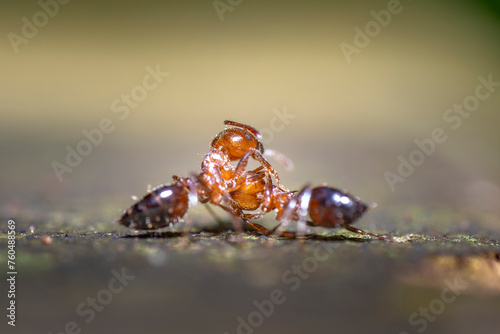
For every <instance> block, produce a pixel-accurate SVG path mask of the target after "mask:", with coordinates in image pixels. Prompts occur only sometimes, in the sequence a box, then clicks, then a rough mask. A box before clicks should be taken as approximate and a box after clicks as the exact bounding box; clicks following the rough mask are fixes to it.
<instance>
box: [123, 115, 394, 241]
mask: <svg viewBox="0 0 500 334" xmlns="http://www.w3.org/2000/svg"><path fill="white" fill-rule="evenodd" d="M224 124H225V125H230V126H232V127H231V128H228V129H225V130H224V131H222V132H221V133H219V134H218V135H217V136H216V137H215V138H214V139H213V141H212V143H211V150H210V152H209V153H208V154H207V155H206V156H205V158H204V159H203V162H202V165H201V173H200V174H198V175H193V176H192V177H188V178H181V177H178V176H173V180H174V183H172V184H168V185H161V186H158V187H157V188H155V189H153V190H152V191H151V192H150V193H148V194H147V195H145V196H144V197H143V198H142V199H141V200H139V201H138V202H136V203H135V204H134V205H132V206H131V207H130V208H129V209H127V210H126V211H125V212H124V214H123V216H122V217H121V218H120V219H119V220H118V221H117V223H119V224H122V225H124V226H126V227H129V228H132V229H136V230H154V229H159V228H162V227H165V226H168V225H170V224H172V223H176V222H178V221H179V220H181V219H182V218H183V217H184V215H185V214H186V212H187V210H188V207H189V206H190V205H195V204H196V203H197V202H198V201H200V202H202V203H207V202H209V203H212V204H214V205H217V206H219V207H221V208H223V209H224V210H225V211H227V212H229V213H230V214H231V215H232V217H236V218H241V219H242V220H243V221H244V222H245V223H247V224H248V225H250V226H252V227H254V228H255V229H257V230H258V231H260V232H262V233H264V234H265V235H272V236H286V237H294V235H293V234H290V233H287V232H284V230H285V229H286V227H287V226H288V224H289V222H290V221H298V227H297V229H298V232H297V237H304V235H305V229H306V226H307V225H309V226H321V227H329V228H334V227H344V228H345V229H347V230H349V231H351V232H354V233H358V234H362V235H368V236H372V237H376V238H378V239H382V240H391V241H394V239H393V238H391V237H387V236H383V235H378V234H372V233H368V232H365V231H362V230H360V229H357V228H355V227H352V226H351V224H353V223H354V222H355V221H356V220H358V219H359V218H360V217H361V216H362V215H363V214H364V213H365V212H366V211H367V209H368V205H367V204H365V203H363V202H362V201H360V200H359V199H357V198H355V197H353V196H351V195H349V194H347V193H345V192H342V191H340V190H338V189H335V188H331V187H328V186H319V187H315V188H311V187H310V186H309V185H307V186H305V187H304V188H303V189H302V190H301V191H299V192H296V191H290V190H288V189H287V188H285V187H283V186H282V185H281V184H280V180H279V176H278V173H277V172H276V171H275V169H274V168H273V167H272V166H271V165H270V164H269V162H268V161H267V160H266V159H265V158H264V156H263V154H264V148H263V145H262V143H261V142H260V141H259V139H260V134H259V132H258V131H257V130H256V129H254V128H252V127H250V126H248V125H244V124H241V123H236V122H232V121H225V122H224ZM250 158H253V159H254V160H256V161H257V162H258V163H259V164H260V165H259V166H258V167H257V168H255V169H254V170H251V171H247V170H246V166H247V163H248V161H249V159H250ZM232 161H233V162H234V161H238V163H237V166H236V167H233V166H232V165H231V163H230V162H232ZM272 177H274V179H275V180H276V184H275V183H274V182H273V179H272ZM256 210H259V211H258V212H252V211H256ZM270 211H276V219H277V220H278V221H279V222H280V224H279V225H278V226H277V227H276V228H275V230H274V231H270V230H268V229H267V228H265V227H264V226H262V225H260V224H257V223H253V222H251V221H250V220H255V219H258V218H260V217H262V216H263V215H264V214H266V213H268V212H270ZM307 217H309V218H310V219H311V220H307Z"/></svg>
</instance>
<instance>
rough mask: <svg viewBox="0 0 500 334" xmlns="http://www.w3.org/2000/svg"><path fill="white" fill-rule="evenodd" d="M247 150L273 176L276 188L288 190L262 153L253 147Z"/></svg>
mask: <svg viewBox="0 0 500 334" xmlns="http://www.w3.org/2000/svg"><path fill="white" fill-rule="evenodd" d="M248 152H252V157H253V158H254V159H255V160H257V161H258V162H260V163H261V164H262V165H263V166H264V168H265V169H266V171H267V172H268V173H270V174H272V175H273V176H274V178H275V179H276V184H277V185H278V188H280V189H281V190H283V191H286V192H289V191H290V190H289V189H288V188H286V187H285V186H283V185H282V184H281V182H280V177H279V175H278V172H276V170H275V169H274V167H273V166H271V164H270V163H269V162H268V161H267V160H266V158H264V156H263V155H262V153H260V152H259V151H256V150H255V149H251V150H249V151H248Z"/></svg>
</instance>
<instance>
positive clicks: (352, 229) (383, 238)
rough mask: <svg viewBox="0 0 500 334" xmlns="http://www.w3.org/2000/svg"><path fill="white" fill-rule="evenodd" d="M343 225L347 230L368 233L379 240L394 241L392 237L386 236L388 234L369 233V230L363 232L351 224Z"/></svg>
mask: <svg viewBox="0 0 500 334" xmlns="http://www.w3.org/2000/svg"><path fill="white" fill-rule="evenodd" d="M343 227H344V228H345V229H346V230H348V231H351V232H354V233H357V234H361V235H368V236H370V237H374V238H377V239H379V240H389V241H396V240H394V238H392V237H388V236H385V235H381V234H374V233H370V232H365V231H363V230H360V229H359V228H355V227H352V226H351V225H344V226H343Z"/></svg>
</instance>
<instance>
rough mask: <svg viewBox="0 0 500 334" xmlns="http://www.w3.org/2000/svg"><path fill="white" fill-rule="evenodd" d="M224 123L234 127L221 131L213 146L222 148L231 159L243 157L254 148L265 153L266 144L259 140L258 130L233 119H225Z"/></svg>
mask: <svg viewBox="0 0 500 334" xmlns="http://www.w3.org/2000/svg"><path fill="white" fill-rule="evenodd" d="M224 124H225V125H231V126H233V127H231V128H228V129H225V130H224V131H222V132H221V133H219V134H218V135H217V136H216V137H215V138H214V140H213V141H212V144H211V145H210V147H211V148H218V149H221V150H222V151H224V152H225V153H226V154H227V156H228V157H229V159H230V160H231V161H235V160H239V159H241V158H242V157H243V156H244V155H245V153H247V152H248V150H250V149H252V148H254V149H256V150H257V151H260V153H264V146H263V145H262V143H261V142H260V141H259V139H260V138H261V135H260V133H259V132H258V131H257V130H255V129H254V128H252V127H251V126H248V125H245V124H241V123H236V122H232V121H225V122H224Z"/></svg>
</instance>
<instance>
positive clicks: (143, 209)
mask: <svg viewBox="0 0 500 334" xmlns="http://www.w3.org/2000/svg"><path fill="white" fill-rule="evenodd" d="M188 207H189V193H188V190H187V189H186V188H185V187H183V185H182V184H181V183H179V182H177V183H174V184H169V185H161V186H158V187H156V188H155V189H153V190H152V191H151V192H150V193H148V194H147V195H145V196H144V197H143V198H142V199H140V200H139V201H137V202H136V203H135V204H134V205H132V206H131V207H130V208H128V209H127V210H126V211H125V212H124V213H123V216H122V217H121V218H120V219H119V220H118V221H117V224H121V225H124V226H126V227H129V228H132V229H135V230H154V229H158V228H162V227H165V226H168V225H169V224H171V223H176V222H178V221H179V220H180V219H182V217H183V216H184V215H185V213H186V211H187V209H188Z"/></svg>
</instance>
